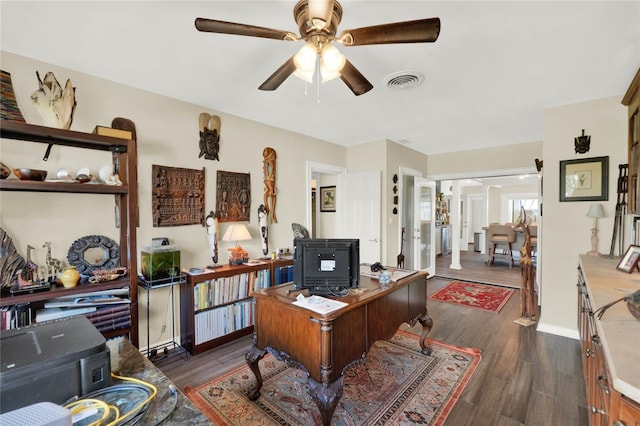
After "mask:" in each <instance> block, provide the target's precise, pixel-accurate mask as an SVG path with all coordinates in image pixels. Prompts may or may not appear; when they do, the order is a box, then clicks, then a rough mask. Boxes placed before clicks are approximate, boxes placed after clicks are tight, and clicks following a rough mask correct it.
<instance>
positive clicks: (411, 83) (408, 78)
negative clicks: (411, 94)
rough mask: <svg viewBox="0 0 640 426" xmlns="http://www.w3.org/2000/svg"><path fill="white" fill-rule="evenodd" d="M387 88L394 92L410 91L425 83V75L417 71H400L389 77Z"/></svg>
mask: <svg viewBox="0 0 640 426" xmlns="http://www.w3.org/2000/svg"><path fill="white" fill-rule="evenodd" d="M386 80H387V87H389V88H391V89H394V90H408V89H413V88H414V87H418V86H419V85H420V84H422V82H423V81H424V74H422V73H421V72H417V71H400V72H397V73H394V74H391V75H390V76H388V77H387V79H386Z"/></svg>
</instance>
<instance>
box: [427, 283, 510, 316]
mask: <svg viewBox="0 0 640 426" xmlns="http://www.w3.org/2000/svg"><path fill="white" fill-rule="evenodd" d="M513 293H515V290H513V289H510V288H504V287H497V286H492V285H486V284H476V283H470V282H464V281H451V282H450V283H449V284H447V285H446V286H444V287H443V288H441V289H440V290H438V291H436V292H435V293H433V294H432V295H431V296H429V299H431V300H437V301H439V302H447V303H455V304H457V305H464V306H470V307H472V308H479V309H484V310H486V311H491V312H500V311H501V310H502V308H503V307H504V306H505V305H506V304H507V302H508V301H509V298H510V297H511V296H512V295H513Z"/></svg>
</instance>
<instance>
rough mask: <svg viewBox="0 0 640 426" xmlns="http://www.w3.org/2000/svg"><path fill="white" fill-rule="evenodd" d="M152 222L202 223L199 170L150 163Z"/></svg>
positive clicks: (172, 224)
mask: <svg viewBox="0 0 640 426" xmlns="http://www.w3.org/2000/svg"><path fill="white" fill-rule="evenodd" d="M151 173H152V179H153V189H152V191H153V194H152V196H151V200H152V213H153V226H154V227H159V226H178V225H197V224H199V225H203V226H204V167H203V168H202V170H194V169H182V168H179V167H165V166H158V165H156V164H154V165H152V166H151Z"/></svg>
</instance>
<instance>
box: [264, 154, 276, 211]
mask: <svg viewBox="0 0 640 426" xmlns="http://www.w3.org/2000/svg"><path fill="white" fill-rule="evenodd" d="M262 157H263V158H264V160H263V167H262V170H263V174H264V206H265V208H266V209H267V215H271V220H272V221H273V223H278V217H277V216H276V150H275V149H273V148H269V147H266V148H265V149H264V150H262Z"/></svg>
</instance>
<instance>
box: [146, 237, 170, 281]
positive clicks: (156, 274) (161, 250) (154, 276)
mask: <svg viewBox="0 0 640 426" xmlns="http://www.w3.org/2000/svg"><path fill="white" fill-rule="evenodd" d="M140 269H141V270H142V275H143V276H144V279H145V280H146V281H148V282H151V283H153V282H157V281H159V280H167V279H169V278H175V277H179V276H180V246H176V245H168V246H144V247H142V253H141V256H140Z"/></svg>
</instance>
